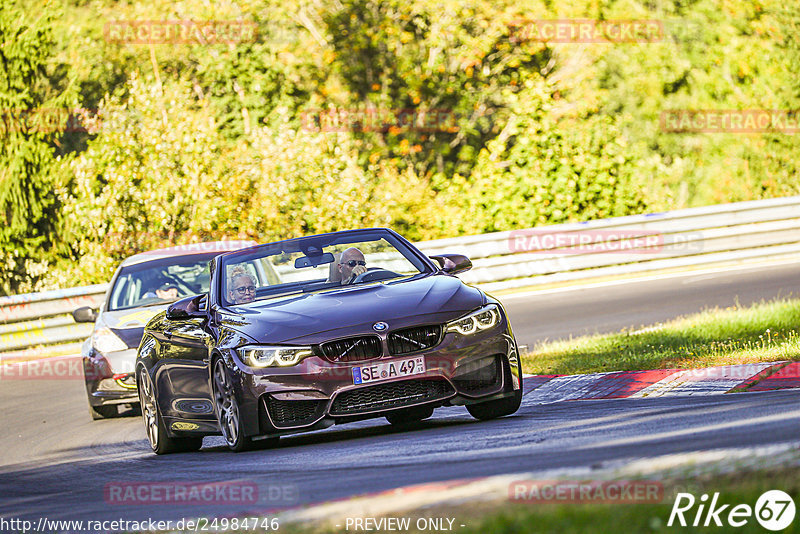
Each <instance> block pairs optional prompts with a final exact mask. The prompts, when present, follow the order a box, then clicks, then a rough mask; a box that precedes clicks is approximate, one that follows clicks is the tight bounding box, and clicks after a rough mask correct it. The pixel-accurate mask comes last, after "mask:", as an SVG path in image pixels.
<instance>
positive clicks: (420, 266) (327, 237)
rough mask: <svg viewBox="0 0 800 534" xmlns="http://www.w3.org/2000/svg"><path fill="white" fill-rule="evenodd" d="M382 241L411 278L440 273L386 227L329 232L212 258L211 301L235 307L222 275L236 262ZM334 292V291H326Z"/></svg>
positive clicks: (275, 242) (435, 266) (433, 265)
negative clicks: (411, 272)
mask: <svg viewBox="0 0 800 534" xmlns="http://www.w3.org/2000/svg"><path fill="white" fill-rule="evenodd" d="M381 239H383V240H385V241H387V242H388V243H389V244H390V245H392V246H393V247H395V249H397V251H398V252H399V253H400V254H401V255H403V256H404V257H405V258H406V259H407V260H408V261H409V263H411V264H412V265H413V266H414V267H415V268H416V269H417V270H419V271H420V272H419V273H418V274H415V275H412V276H414V277H416V276H419V275H424V274H433V273H435V272H437V271H438V270H439V268H438V266H437V265H435V264H434V263H433V260H431V259H430V258H428V257H427V256H426V255H425V254H423V253H422V252H420V250H419V249H418V248H417V247H415V246H414V245H413V244H412V243H411V242H409V241H408V240H407V239H405V238H404V237H403V236H401V235H400V234H398V233H397V232H395V231H393V230H390V229H388V228H366V229H361V230H343V231H340V232H330V233H327V234H316V235H310V236H304V237H295V238H292V239H284V240H282V241H274V242H272V243H266V244H264V245H259V246H256V247H251V248H248V249H245V250H241V251H234V252H228V253H225V254H221V255H219V256H218V257H217V258H215V261H214V265H212V268H211V293H212V296H213V301H214V303H216V304H217V305H218V306H220V307H222V308H225V309H230V308H231V307H232V306H238V305H236V304H228V303H227V301H226V299H224V298H222V297H223V291H224V287H223V286H224V282H225V278H224V277H225V274H224V273H226V272H227V266H228V265H231V264H236V263H242V262H246V261H251V260H255V259H258V258H262V257H264V256H267V255H272V254H278V253H280V252H282V251H283V250H284V249H285V248H298V249H300V250H307V249H308V248H310V247H317V248H320V249H322V248H324V247H328V246H331V245H339V244H348V243H349V242H351V241H352V242H353V243H358V242H363V241H378V240H381ZM328 289H333V288H328ZM269 300H271V299H260V300H256V301H254V302H261V303H264V302H267V301H269Z"/></svg>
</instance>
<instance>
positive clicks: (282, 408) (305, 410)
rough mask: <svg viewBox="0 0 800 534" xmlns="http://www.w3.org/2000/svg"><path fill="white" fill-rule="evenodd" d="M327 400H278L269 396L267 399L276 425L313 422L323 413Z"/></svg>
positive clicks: (295, 424)
mask: <svg viewBox="0 0 800 534" xmlns="http://www.w3.org/2000/svg"><path fill="white" fill-rule="evenodd" d="M325 403H326V401H325V400H291V401H284V400H278V399H275V398H273V397H271V396H268V397H267V398H266V400H265V404H266V406H267V410H268V411H269V417H270V419H272V422H273V423H274V424H275V426H276V427H291V426H301V425H304V424H306V425H307V424H311V423H313V422H314V421H315V420H316V419H318V418H319V417H320V415H321V414H322V410H323V409H324V408H325Z"/></svg>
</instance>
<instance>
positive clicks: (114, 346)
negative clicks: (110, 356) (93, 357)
mask: <svg viewBox="0 0 800 534" xmlns="http://www.w3.org/2000/svg"><path fill="white" fill-rule="evenodd" d="M92 346H93V347H94V348H95V350H97V351H98V352H115V351H118V350H125V349H127V348H128V345H126V344H125V342H124V341H122V340H121V339H120V338H119V337H118V336H117V335H116V334H115V333H114V332H112V331H111V329H110V328H108V327H103V328H98V329H97V330H95V331H94V333H93V334H92Z"/></svg>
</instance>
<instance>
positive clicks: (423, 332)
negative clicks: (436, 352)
mask: <svg viewBox="0 0 800 534" xmlns="http://www.w3.org/2000/svg"><path fill="white" fill-rule="evenodd" d="M441 337H442V326H441V325H438V324H436V325H430V326H415V327H414V328H406V329H404V330H396V331H394V332H392V333H391V334H389V336H388V337H387V342H388V343H389V353H390V354H395V355H399V354H408V353H409V352H417V351H420V350H425V349H429V348H431V347H433V346H435V345H438V344H439V341H440V340H441Z"/></svg>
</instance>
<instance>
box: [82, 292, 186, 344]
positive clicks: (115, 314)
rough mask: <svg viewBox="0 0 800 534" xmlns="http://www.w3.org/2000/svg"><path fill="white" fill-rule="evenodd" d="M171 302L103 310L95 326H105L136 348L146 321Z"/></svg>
mask: <svg viewBox="0 0 800 534" xmlns="http://www.w3.org/2000/svg"><path fill="white" fill-rule="evenodd" d="M170 304H172V302H166V303H164V304H159V305H154V306H144V307H141V308H128V309H125V310H116V311H104V312H103V313H102V314H101V315H100V317H99V320H98V321H97V328H102V327H103V326H107V327H108V328H110V329H111V331H112V332H114V334H116V335H117V336H119V338H120V339H121V340H122V341H124V342H125V344H126V345H128V347H130V348H137V347H138V346H139V342H140V341H141V340H142V335H143V334H144V327H145V325H146V324H147V322H148V321H149V320H150V319H152V318H153V317H155V315H156V314H158V313H159V312H162V311H164V310H166V309H167V307H168V306H169V305H170Z"/></svg>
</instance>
